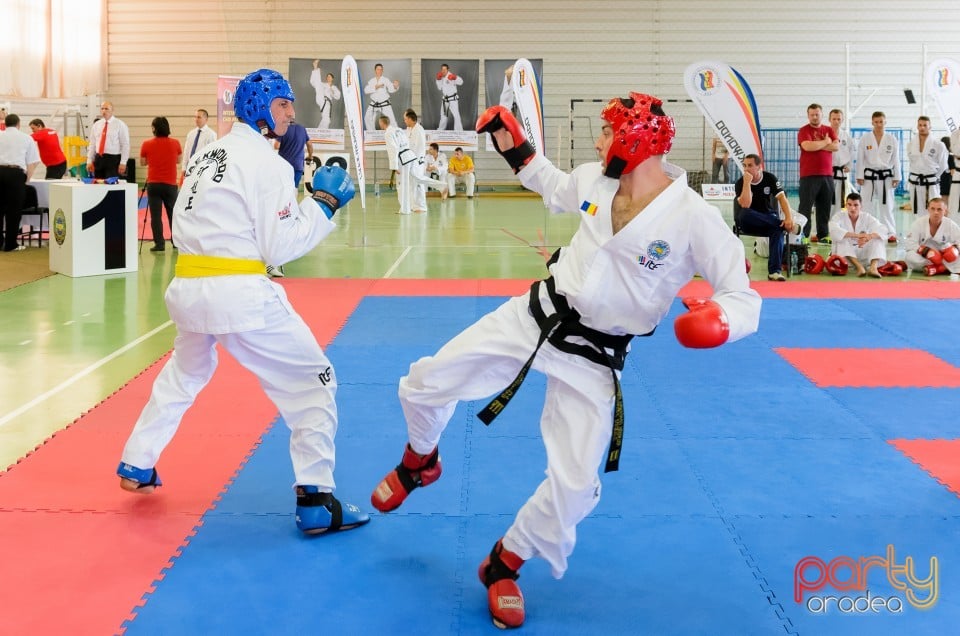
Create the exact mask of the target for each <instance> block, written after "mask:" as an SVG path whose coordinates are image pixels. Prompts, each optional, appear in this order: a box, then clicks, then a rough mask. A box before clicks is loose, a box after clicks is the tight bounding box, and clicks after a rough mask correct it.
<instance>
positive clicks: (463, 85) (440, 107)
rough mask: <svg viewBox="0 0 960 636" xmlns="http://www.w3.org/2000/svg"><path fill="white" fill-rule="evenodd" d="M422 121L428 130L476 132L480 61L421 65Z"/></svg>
mask: <svg viewBox="0 0 960 636" xmlns="http://www.w3.org/2000/svg"><path fill="white" fill-rule="evenodd" d="M420 78H421V80H420V91H421V95H420V102H421V104H422V105H423V108H422V109H421V110H422V111H423V112H422V117H421V120H420V122H421V123H422V124H423V127H424V128H426V129H428V130H454V131H458V132H459V131H463V130H464V129H466V130H470V131H472V130H473V125H474V122H476V121H477V106H478V101H479V79H480V61H479V60H440V59H425V60H421V62H420Z"/></svg>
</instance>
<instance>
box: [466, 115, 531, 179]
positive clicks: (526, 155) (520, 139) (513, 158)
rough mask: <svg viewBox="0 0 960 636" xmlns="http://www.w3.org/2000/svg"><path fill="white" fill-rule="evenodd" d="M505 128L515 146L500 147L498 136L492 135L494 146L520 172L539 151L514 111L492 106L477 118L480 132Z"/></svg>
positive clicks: (492, 131) (490, 131)
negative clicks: (528, 137)
mask: <svg viewBox="0 0 960 636" xmlns="http://www.w3.org/2000/svg"><path fill="white" fill-rule="evenodd" d="M504 128H505V129H506V130H507V132H509V133H510V136H511V137H513V148H505V149H502V148H500V144H498V143H497V138H496V137H494V136H492V135H491V138H492V139H493V147H494V148H496V149H497V152H499V153H500V156H502V157H503V158H504V159H506V160H507V163H509V164H510V167H511V168H513V172H514V173H517V172H520V168H522V167H524V166H525V165H527V164H528V163H530V160H531V159H533V157H534V155H536V154H537V151H536V150H534V149H533V146H531V145H530V142H529V141H527V138H526V136H525V135H524V134H523V129H522V128H521V127H520V122H518V121H517V118H516V117H514V116H513V113H511V112H510V111H509V110H508V109H506V108H504V107H503V106H491V107H490V108H488V109H487V110H485V111H483V114H481V115H480V117H479V118H478V119H477V132H478V133H494V132H496V131H498V130H500V129H504Z"/></svg>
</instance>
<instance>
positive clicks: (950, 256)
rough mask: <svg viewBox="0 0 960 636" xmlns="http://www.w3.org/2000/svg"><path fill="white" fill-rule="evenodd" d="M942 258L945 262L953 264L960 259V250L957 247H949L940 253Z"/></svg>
mask: <svg viewBox="0 0 960 636" xmlns="http://www.w3.org/2000/svg"><path fill="white" fill-rule="evenodd" d="M940 256H942V257H943V260H944V261H946V262H948V263H952V262H953V261H955V260H957V258H960V249H957V246H956V245H948V246H946V247H945V248H943V251H942V252H940Z"/></svg>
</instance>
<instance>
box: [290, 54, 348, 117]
mask: <svg viewBox="0 0 960 636" xmlns="http://www.w3.org/2000/svg"><path fill="white" fill-rule="evenodd" d="M341 62H342V60H340V59H332V58H326V59H325V58H305V57H303V58H300V57H291V58H290V63H289V64H290V67H289V73H288V76H289V77H290V86H292V87H293V90H294V92H295V93H296V94H297V95H300V96H301V97H300V100H299V101H298V102H297V121H298V122H299V123H300V124H302V125H304V126H306V127H307V128H310V127H316V128H319V129H322V130H328V129H330V128H333V129H335V130H339V129H342V128H343V118H344V108H343V99H342V96H341V94H340V64H341Z"/></svg>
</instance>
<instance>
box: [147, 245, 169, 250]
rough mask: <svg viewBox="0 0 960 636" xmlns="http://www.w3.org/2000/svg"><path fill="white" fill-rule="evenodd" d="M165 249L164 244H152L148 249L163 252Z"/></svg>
mask: <svg viewBox="0 0 960 636" xmlns="http://www.w3.org/2000/svg"><path fill="white" fill-rule="evenodd" d="M166 249H167V247H166V245H154V246H153V247H151V248H150V251H151V252H164V251H166Z"/></svg>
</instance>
